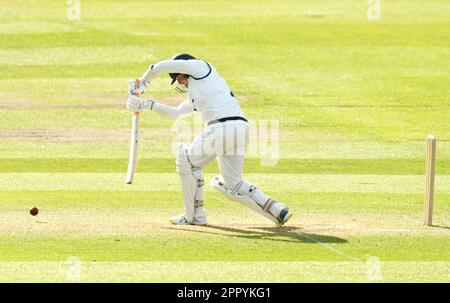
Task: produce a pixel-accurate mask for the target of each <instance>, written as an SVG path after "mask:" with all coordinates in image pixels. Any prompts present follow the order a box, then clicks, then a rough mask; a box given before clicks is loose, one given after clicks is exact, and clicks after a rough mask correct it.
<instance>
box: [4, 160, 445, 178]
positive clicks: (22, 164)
mask: <svg viewBox="0 0 450 303" xmlns="http://www.w3.org/2000/svg"><path fill="white" fill-rule="evenodd" d="M127 165H128V159H126V158H123V159H104V158H81V159H80V158H33V159H14V158H2V159H0V172H2V173H3V172H55V173H66V172H67V173H69V172H70V173H84V172H85V173H120V172H125V171H126V169H127ZM436 165H437V167H436V171H437V174H440V175H447V174H450V159H439V161H437V164H436ZM424 168H425V160H424V159H280V160H279V161H278V162H277V163H276V165H274V166H262V165H261V160H260V159H255V158H247V159H246V160H245V171H246V172H248V173H271V174H276V173H298V174H379V175H418V174H423V173H424V170H425V169H424ZM174 169H175V161H174V159H173V158H154V159H148V158H143V159H139V164H138V172H140V173H166V172H171V171H174ZM204 171H205V172H207V173H213V172H217V165H216V164H215V163H214V162H213V163H212V164H211V165H209V166H207V167H205V169H204Z"/></svg>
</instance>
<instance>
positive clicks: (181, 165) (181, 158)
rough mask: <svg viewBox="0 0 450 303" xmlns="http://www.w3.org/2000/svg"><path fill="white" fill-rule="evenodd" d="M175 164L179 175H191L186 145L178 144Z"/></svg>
mask: <svg viewBox="0 0 450 303" xmlns="http://www.w3.org/2000/svg"><path fill="white" fill-rule="evenodd" d="M175 164H176V167H177V172H178V173H179V174H183V175H188V174H190V173H191V171H192V170H191V169H192V165H191V163H190V162H189V157H188V154H187V147H186V145H184V144H180V147H179V150H178V155H177V160H176V162H175Z"/></svg>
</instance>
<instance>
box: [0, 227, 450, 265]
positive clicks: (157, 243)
mask: <svg viewBox="0 0 450 303" xmlns="http://www.w3.org/2000/svg"><path fill="white" fill-rule="evenodd" d="M277 230H278V229H277V228H276V227H273V228H265V229H258V230H252V231H246V230H239V229H238V230H235V231H233V232H231V233H223V231H221V230H220V229H217V228H215V227H211V226H206V227H199V228H196V229H195V230H188V229H184V230H183V229H182V228H180V230H179V231H180V232H179V233H170V232H168V233H167V234H166V235H154V236H151V235H145V236H120V235H116V236H84V235H83V236H39V235H27V236H14V237H12V236H7V235H6V236H0V260H2V261H65V260H67V258H68V257H70V256H74V253H76V254H77V255H76V256H77V257H78V258H80V259H81V260H83V261H93V260H96V261H329V260H334V261H348V259H347V258H346V257H345V256H344V255H348V256H353V257H354V258H357V259H360V260H367V258H368V257H370V256H377V257H378V258H379V259H381V260H383V261H442V260H448V259H449V257H450V255H449V254H450V250H449V249H448V248H449V246H450V239H449V237H448V236H447V235H439V236H438V235H433V236H430V235H418V236H405V235H401V236H398V235H396V236H392V235H391V236H389V235H375V236H360V237H355V236H345V237H338V236H331V235H326V234H312V233H302V232H295V231H286V232H283V233H279V232H277ZM321 243H322V244H327V245H333V248H334V249H335V250H339V251H340V252H341V253H342V254H344V255H341V254H337V253H336V252H334V251H332V250H329V249H327V248H325V247H323V246H322V245H321ZM417 243H420V246H419V245H417ZM180 247H182V249H180ZM201 247H207V248H208V249H204V250H202V251H201V253H199V248H201ZM386 247H389V248H391V249H386ZM218 252H220V253H218Z"/></svg>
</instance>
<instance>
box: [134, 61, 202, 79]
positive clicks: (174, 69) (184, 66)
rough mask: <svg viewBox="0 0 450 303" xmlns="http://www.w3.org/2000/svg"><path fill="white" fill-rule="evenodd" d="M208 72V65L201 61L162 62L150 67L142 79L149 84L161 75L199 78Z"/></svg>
mask: <svg viewBox="0 0 450 303" xmlns="http://www.w3.org/2000/svg"><path fill="white" fill-rule="evenodd" d="M208 72H209V67H208V65H207V64H206V62H204V61H201V60H196V59H192V60H163V61H160V62H158V63H156V64H152V65H150V67H149V68H148V69H147V71H146V72H145V74H144V75H143V76H142V79H143V80H145V81H147V82H151V81H152V80H153V79H155V78H156V77H157V76H158V75H159V74H161V73H178V74H185V75H189V76H193V77H195V78H201V77H203V76H205V75H206V74H207V73H208Z"/></svg>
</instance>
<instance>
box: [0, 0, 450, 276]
mask: <svg viewBox="0 0 450 303" xmlns="http://www.w3.org/2000/svg"><path fill="white" fill-rule="evenodd" d="M367 10H368V7H367V1H365V0H342V1H341V0H339V1H338V0H334V1H333V0H318V1H311V0H307V1H306V0H305V1H293V0H292V1H284V0H283V1H256V0H251V1H239V2H238V1H236V2H232V1H136V0H134V1H106V0H105V1H85V0H81V15H80V16H81V19H80V20H78V21H70V20H68V18H67V4H66V1H44V0H42V1H26V2H25V3H23V5H18V4H17V1H10V0H2V3H1V5H0V125H1V127H0V158H1V159H0V282H6V281H61V282H65V281H69V282H70V281H81V282H87V281H133V282H138V281H147V282H312V281H316V282H368V281H382V282H394V281H395V282H403V281H408V282H418V281H430V282H435V281H439V282H449V281H450V44H449V41H450V4H449V2H448V1H447V0H430V1H419V0H383V1H382V6H381V20H378V21H369V20H368V18H367V14H366V13H367ZM178 52H188V53H192V54H193V55H194V56H196V57H199V58H203V59H205V60H207V61H209V62H211V63H212V64H214V65H215V66H216V68H217V69H218V71H219V72H220V73H221V74H222V76H223V77H224V78H225V79H226V80H227V81H228V83H229V85H230V87H231V88H232V89H233V91H234V92H235V94H236V95H237V97H238V99H239V100H240V103H241V105H242V108H243V110H244V112H245V114H246V116H247V117H248V118H249V119H251V120H253V121H261V120H266V121H271V120H276V121H279V126H280V129H279V134H280V142H279V156H280V159H279V161H278V162H277V164H276V165H275V166H264V165H262V164H261V163H262V162H261V159H262V158H264V157H263V156H264V155H260V154H257V153H253V154H252V153H250V154H249V156H248V158H247V159H246V167H245V173H246V179H248V180H249V181H251V182H254V183H256V184H258V185H259V186H260V187H261V188H263V189H264V190H265V191H266V192H267V193H268V194H270V195H272V196H273V197H274V198H276V199H278V200H280V201H283V202H285V203H287V204H288V205H289V206H290V208H291V209H292V210H293V212H294V213H295V215H294V217H293V218H292V219H291V221H289V223H288V224H287V225H286V226H285V227H282V228H276V227H274V226H273V225H272V224H271V223H270V221H268V220H267V219H264V218H262V217H260V216H258V215H255V214H254V213H253V212H251V211H250V210H248V209H246V208H244V207H243V206H241V205H239V204H235V203H234V202H230V201H228V200H226V198H224V197H223V196H221V195H220V194H219V193H217V192H215V191H213V189H211V188H209V187H207V188H206V192H205V204H206V210H207V213H208V215H209V217H208V221H209V225H208V226H205V227H199V226H189V227H180V226H174V225H170V224H169V222H168V218H169V217H170V216H172V215H175V214H179V213H181V212H182V203H181V192H180V181H179V178H178V175H177V174H176V173H175V156H174V155H173V153H172V142H173V140H174V138H175V137H176V136H177V135H178V134H177V132H176V131H174V130H173V129H172V131H171V127H172V120H169V119H167V118H164V117H162V116H159V115H157V114H156V113H153V112H149V113H145V114H144V115H143V116H142V119H141V138H142V140H141V145H140V162H139V164H138V173H137V175H136V177H135V183H134V184H133V185H125V182H124V181H125V173H126V168H127V164H128V163H127V162H128V153H129V133H130V121H131V119H130V113H129V112H128V111H127V110H126V108H125V101H126V94H127V82H128V80H129V79H131V78H135V77H139V76H140V75H142V73H143V72H144V71H145V70H146V68H147V67H148V65H150V64H151V63H154V62H156V61H158V60H162V59H167V58H170V57H171V56H172V55H173V54H174V53H178ZM168 83H169V78H168V76H167V75H164V76H163V77H160V78H159V79H157V80H155V81H154V82H152V85H151V87H150V89H149V91H148V92H147V93H146V95H147V96H150V97H152V98H154V99H156V100H158V101H160V102H162V103H165V104H171V105H175V104H177V103H178V102H180V101H181V100H183V98H184V96H183V95H180V94H177V93H176V92H175V91H174V90H173V87H170V86H169V85H168ZM186 121H187V123H191V124H192V123H195V118H187V119H186ZM428 134H434V135H436V137H437V138H438V143H437V167H436V173H437V176H436V195H435V207H434V226H433V227H427V226H425V225H423V219H424V206H423V199H424V187H425V177H424V170H425V169H424V167H425V164H424V163H425V138H426V136H427V135H428ZM216 173H217V168H216V164H215V163H213V164H211V165H210V166H209V167H207V168H206V169H205V175H206V182H207V183H209V179H210V178H211V177H212V176H214V174H216ZM32 206H37V207H39V209H40V213H39V215H38V216H37V217H32V216H30V215H29V213H28V209H29V208H30V207H32ZM71 257H74V258H71ZM74 260H75V261H74ZM77 260H79V262H80V263H78V261H77ZM374 263H376V264H375V265H374ZM74 266H75V269H77V268H78V269H79V270H80V271H79V272H80V276H79V280H78V278H75V279H73V275H71V273H73V271H74ZM77 266H78V267H77ZM374 266H375V267H374ZM374 270H375V272H376V273H377V274H376V275H375V276H374V274H373V271H374ZM374 277H375V278H374Z"/></svg>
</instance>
